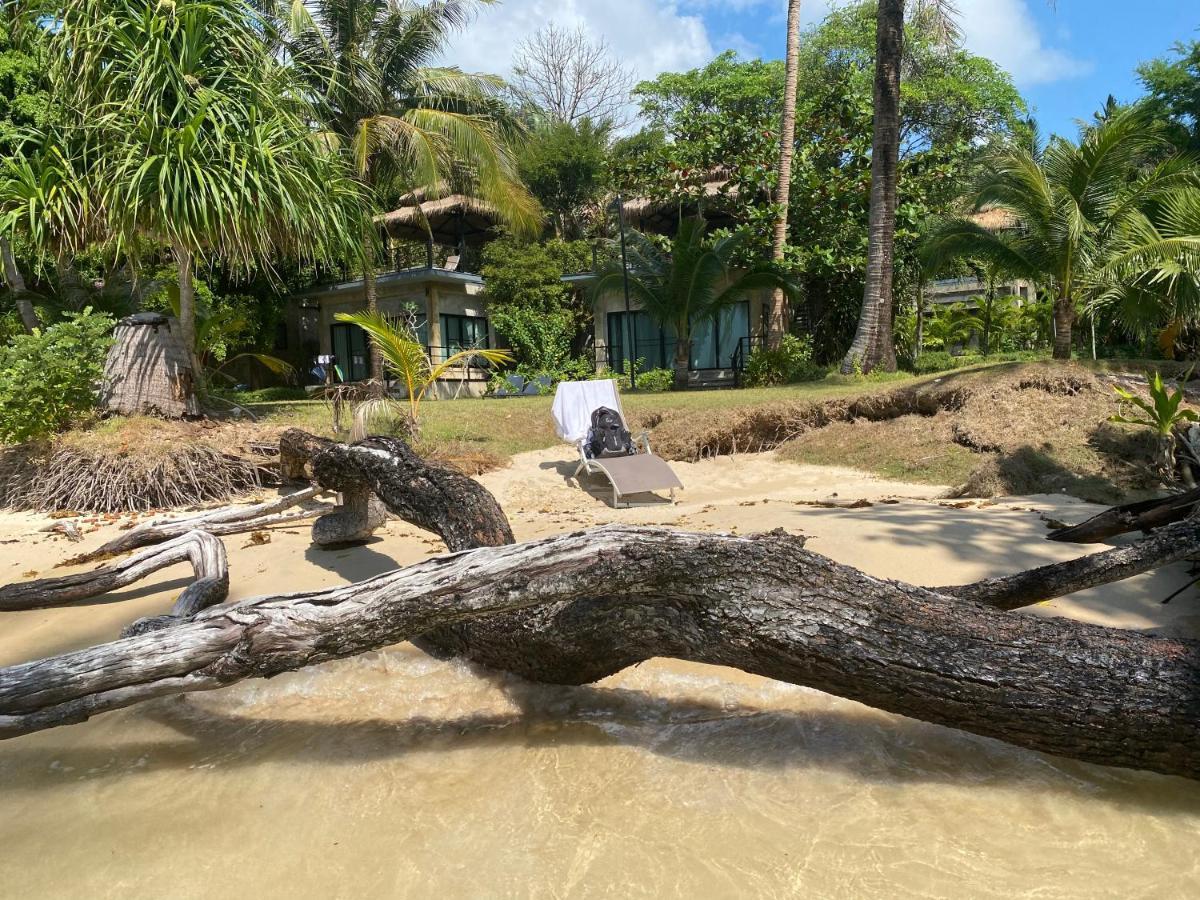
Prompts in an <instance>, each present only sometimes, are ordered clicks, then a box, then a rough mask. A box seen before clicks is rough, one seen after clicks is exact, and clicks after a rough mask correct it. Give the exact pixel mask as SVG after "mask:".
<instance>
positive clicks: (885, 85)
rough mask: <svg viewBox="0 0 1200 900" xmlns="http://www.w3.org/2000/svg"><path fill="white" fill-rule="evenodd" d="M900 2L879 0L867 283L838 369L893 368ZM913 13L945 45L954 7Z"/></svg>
mask: <svg viewBox="0 0 1200 900" xmlns="http://www.w3.org/2000/svg"><path fill="white" fill-rule="evenodd" d="M904 2H905V0H879V5H878V11H877V13H876V16H877V18H876V28H875V89H874V105H873V110H874V126H873V129H874V134H873V137H872V140H871V211H870V223H869V225H868V232H867V269H866V284H865V286H864V288H863V303H862V312H861V313H860V314H859V319H858V328H857V329H856V330H855V333H854V341H853V343H851V345H850V349H849V350H848V351H847V352H846V356H845V358H844V359H843V360H842V372H844V373H849V372H852V371H862V372H869V371H871V370H872V369H875V368H877V367H881V368H883V369H884V370H886V371H889V372H894V371H895V370H896V347H895V343H894V341H893V339H892V269H893V259H894V256H895V241H896V191H897V183H898V171H899V170H898V165H899V159H900V142H901V138H902V134H901V129H900V123H901V119H900V72H901V69H902V67H903V62H904ZM916 10H917V12H918V14H919V15H920V16H921V17H922V18H923V19H924V21H925V23H926V24H927V25H928V26H929V27H931V28H932V29H933V30H934V31H937V32H940V33H941V34H942V35H943V36H944V42H945V43H946V44H950V43H952V41H953V38H954V37H955V30H954V27H953V15H954V10H953V7H952V6H951V5H950V3H949V2H948V0H928V2H920V0H918V3H917V5H916Z"/></svg>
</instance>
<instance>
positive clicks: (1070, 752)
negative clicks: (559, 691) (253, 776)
mask: <svg viewBox="0 0 1200 900" xmlns="http://www.w3.org/2000/svg"><path fill="white" fill-rule="evenodd" d="M802 544H803V541H802V540H801V539H798V538H794V537H790V536H787V535H783V534H778V533H775V534H770V535H763V536H759V537H757V538H742V537H731V536H725V535H703V534H689V533H685V532H676V531H670V530H667V529H657V528H637V527H628V526H609V527H606V528H601V529H596V530H592V531H589V532H581V533H575V534H569V535H563V536H560V537H555V538H551V539H548V540H544V541H538V542H534V543H530V544H523V545H517V546H504V547H498V548H486V549H479V550H475V551H472V552H467V553H459V554H455V555H452V556H448V557H441V558H437V559H432V560H428V561H426V562H423V563H420V564H418V565H415V566H412V567H409V568H407V569H401V570H398V571H395V572H392V573H390V574H387V575H383V576H380V577H377V578H375V579H372V580H371V581H369V582H366V583H364V584H360V585H349V586H346V587H340V588H334V589H331V590H324V591H314V592H308V593H302V594H294V595H291V596H288V597H284V598H262V599H258V600H248V601H244V602H242V603H237V604H234V605H231V606H220V607H214V608H211V609H208V610H204V611H202V612H200V613H198V614H197V615H195V616H193V617H192V618H191V619H190V620H188V621H185V622H182V623H180V624H178V625H175V626H173V627H170V628H166V629H162V630H158V631H153V632H150V633H145V634H141V635H137V636H133V637H128V638H124V639H122V640H118V641H115V642H112V643H109V644H105V645H100V646H98V647H93V648H90V649H87V650H82V651H77V652H74V653H68V654H65V655H63V656H59V657H55V658H52V659H47V660H39V661H37V662H32V663H27V664H24V665H18V666H12V667H9V668H8V669H4V670H0V735H3V736H13V735H17V734H21V733H25V732H27V731H32V730H37V729H39V728H46V727H52V726H54V725H61V724H67V723H69V722H76V721H81V720H83V719H86V718H89V717H90V716H92V715H95V714H96V713H99V712H104V711H106V710H110V709H116V708H120V707H122V706H127V705H129V704H131V703H135V702H139V701H140V700H144V699H149V698H151V697H155V696H162V695H164V694H174V693H181V692H185V691H195V690H212V689H215V688H219V687H222V686H224V685H227V684H230V683H232V682H234V681H237V680H240V679H242V678H247V677H270V676H271V675H275V674H279V673H281V672H286V671H291V670H293V669H296V668H299V667H301V666H306V665H312V664H315V663H319V662H324V661H327V660H331V659H337V658H342V657H345V656H350V655H354V654H357V653H362V652H365V651H367V650H371V649H376V648H378V647H381V646H385V645H388V644H392V643H395V642H397V641H401V640H405V639H409V638H412V637H415V636H418V635H420V634H423V633H426V632H428V631H430V630H431V629H433V628H436V627H437V626H445V625H447V624H449V623H454V622H460V623H462V622H467V621H472V620H474V621H479V622H480V624H481V626H482V627H487V620H486V619H482V618H481V617H485V616H489V615H491V614H496V613H506V614H508V615H516V614H519V611H520V610H522V609H526V610H528V611H529V614H530V615H532V616H534V617H535V619H536V620H537V621H541V622H542V627H541V629H540V632H539V637H540V642H539V643H538V647H539V648H540V649H541V652H547V653H548V656H551V657H553V658H554V661H555V666H554V668H553V672H552V674H553V675H554V676H555V677H554V678H553V679H550V680H554V681H558V682H562V683H584V682H590V681H594V680H596V679H597V678H599V677H603V675H607V674H610V673H612V672H615V671H619V670H620V669H622V668H625V667H626V666H629V665H631V664H633V663H636V662H640V661H642V660H644V659H647V658H649V657H651V656H671V657H675V658H679V659H685V660H692V661H696V662H703V663H710V664H716V665H728V666H733V667H735V668H740V669H742V670H744V671H747V672H752V673H755V674H759V675H763V676H766V677H769V678H776V679H779V680H782V681H787V682H790V683H794V684H804V685H811V686H814V687H818V688H820V689H821V690H825V691H828V692H830V693H835V694H838V695H840V696H843V697H848V698H851V699H855V700H858V701H861V702H864V703H867V704H869V705H872V706H875V707H877V708H880V709H886V710H889V711H892V712H896V713H900V714H904V715H909V716H913V717H916V718H920V719H924V720H926V721H931V722H936V723H940V724H944V725H950V726H953V727H957V728H962V729H965V730H968V731H971V732H974V733H976V734H982V735H987V736H991V737H996V738H1000V739H1001V740H1006V741H1008V742H1010V743H1013V744H1017V745H1019V746H1023V747H1027V748H1030V749H1034V750H1041V751H1044V752H1049V753H1058V754H1063V755H1067V756H1072V757H1075V758H1078V759H1083V760H1087V761H1091V762H1099V763H1103V764H1106V765H1120V766H1130V767H1135V768H1145V769H1151V770H1154V771H1158V772H1164V773H1167V774H1175V775H1184V776H1188V777H1196V776H1197V774H1198V772H1200V769H1198V768H1197V767H1198V765H1200V731H1198V730H1197V729H1196V728H1195V721H1196V717H1197V715H1200V698H1198V697H1197V693H1196V690H1195V685H1196V684H1197V683H1198V682H1200V645H1198V644H1196V643H1193V642H1187V641H1178V640H1172V639H1167V638H1160V637H1151V636H1147V635H1143V634H1136V633H1122V632H1118V631H1114V630H1112V629H1106V628H1100V627H1098V626H1093V625H1084V624H1080V623H1075V622H1066V621H1062V620H1047V619H1041V618H1037V617H1032V616H1013V615H1007V614H1004V613H1001V612H998V611H996V610H993V609H989V608H987V607H984V606H981V605H979V604H976V603H972V602H969V601H955V600H952V599H950V598H947V597H945V596H942V595H939V594H937V593H934V592H932V591H929V590H927V589H924V588H917V587H912V586H909V585H903V584H899V583H896V582H889V581H882V580H879V579H874V578H870V577H868V576H865V575H863V574H862V573H861V572H858V571H857V570H855V569H851V568H849V567H846V566H840V565H838V564H836V563H833V562H832V561H830V560H828V559H825V558H823V557H821V556H818V555H817V554H814V553H811V552H809V551H806V550H804V549H803V548H802ZM597 585H604V586H605V587H606V589H607V593H608V594H609V596H607V597H603V598H598V597H597V596H596V586H597ZM514 637H516V636H514ZM530 649H531V648H530V647H528V646H526V645H524V641H523V640H522V641H519V642H517V643H514V644H513V645H511V646H510V654H511V655H512V656H514V657H517V658H521V659H526V660H529V661H531V662H534V663H535V665H534V668H535V669H537V670H539V671H541V672H542V673H543V674H546V670H547V666H546V664H545V663H546V660H543V661H539V660H533V659H531V658H530V657H531V653H530ZM551 650H556V651H557V652H554V653H549V651H551Z"/></svg>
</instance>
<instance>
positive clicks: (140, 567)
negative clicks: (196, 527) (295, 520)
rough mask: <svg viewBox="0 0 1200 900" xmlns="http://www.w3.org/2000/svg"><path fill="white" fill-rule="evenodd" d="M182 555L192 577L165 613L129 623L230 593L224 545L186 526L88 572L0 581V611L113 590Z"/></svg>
mask: <svg viewBox="0 0 1200 900" xmlns="http://www.w3.org/2000/svg"><path fill="white" fill-rule="evenodd" d="M185 561H186V562H189V563H191V564H192V568H193V569H194V570H195V573H196V580H195V581H194V582H192V584H190V585H188V586H187V588H186V589H185V590H184V592H183V593H182V594H180V595H179V599H177V600H176V601H175V605H174V606H173V607H172V608H171V613H170V616H166V617H163V616H159V617H157V619H156V620H146V619H143V620H141V622H140V623H137V622H135V623H134V624H133V625H131V626H130V628H131V629H146V628H147V627H150V626H149V625H148V623H150V622H157V625H156V626H155V627H161V626H162V625H164V624H172V623H173V622H175V621H178V620H179V619H183V618H186V617H188V616H191V615H193V614H195V613H197V612H199V611H200V610H202V609H204V608H206V607H208V606H212V605H213V604H215V603H221V602H223V601H224V600H225V598H226V597H228V596H229V564H228V562H227V561H226V557H225V545H224V544H222V543H221V542H220V541H219V540H218V539H217V538H215V537H213V536H212V535H211V534H206V533H205V532H203V531H189V532H187V533H186V534H182V535H179V536H178V537H176V538H174V539H172V540H170V541H167V542H166V543H164V544H160V545H159V546H157V547H154V548H152V549H149V550H144V551H143V552H141V553H138V554H136V555H134V556H131V557H129V558H128V559H125V560H122V561H121V562H119V563H115V564H113V565H111V566H104V567H102V568H99V569H94V570H93V571H91V572H79V573H77V574H74V575H62V576H60V577H58V578H39V579H38V580H36V581H23V582H17V583H15V584H6V585H4V586H3V587H0V611H12V610H19V609H47V608H50V607H55V606H66V605H68V604H70V603H75V602H77V601H79V600H86V599H88V598H90V597H98V596H100V595H101V594H107V593H108V592H109V591H115V590H116V589H117V588H122V587H125V586H126V585H129V584H133V583H134V582H135V581H140V580H141V579H143V578H145V577H146V576H147V575H149V574H151V573H152V572H157V571H158V570H159V569H165V568H166V567H167V566H173V565H175V564H176V563H180V562H185Z"/></svg>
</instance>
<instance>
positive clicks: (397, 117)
mask: <svg viewBox="0 0 1200 900" xmlns="http://www.w3.org/2000/svg"><path fill="white" fill-rule="evenodd" d="M489 3H490V0H435V2H431V3H426V4H418V3H414V2H407V0H311V2H304V3H300V2H297V0H278V2H275V3H267V4H266V5H267V6H268V7H269V8H270V9H271V16H270V18H271V21H272V22H273V25H274V28H275V34H276V35H277V38H278V40H279V42H280V44H281V46H282V48H283V50H284V51H285V53H286V55H287V57H288V58H289V60H290V64H291V67H292V69H293V70H294V71H295V72H296V73H297V74H298V75H299V76H300V78H301V79H302V80H303V81H304V83H305V85H306V89H307V92H308V94H309V95H310V96H311V97H313V98H314V99H315V100H316V103H317V107H318V113H319V127H320V129H321V130H322V131H323V132H324V134H325V136H326V137H327V138H328V139H329V141H330V142H331V143H332V144H334V145H336V146H338V147H340V148H342V149H343V151H344V152H345V153H346V154H348V156H349V158H350V160H351V164H352V168H353V173H354V177H355V178H356V179H357V181H358V182H359V184H360V185H361V186H362V187H363V189H364V197H365V199H366V203H365V206H364V208H363V210H362V216H361V220H360V223H359V229H360V248H361V250H360V253H361V258H362V265H363V286H364V291H365V294H366V301H367V308H368V309H369V310H372V311H373V310H375V309H376V307H377V301H378V295H377V290H376V283H375V268H374V267H375V248H376V243H377V231H376V227H375V225H374V222H373V218H374V216H375V215H377V214H378V213H380V212H382V211H383V210H384V203H385V202H386V201H388V200H389V199H392V198H395V197H396V196H398V195H400V194H405V193H412V192H416V191H420V192H422V193H423V194H424V195H425V196H427V197H432V196H435V195H436V194H437V193H438V192H439V191H441V190H444V189H445V188H446V186H447V185H452V186H455V187H458V186H461V185H462V183H463V182H466V185H465V186H466V188H467V189H468V190H469V191H470V192H471V193H472V194H473V195H474V196H476V197H478V198H479V199H482V200H484V201H486V202H488V203H489V204H491V205H492V206H493V207H494V208H495V210H496V213H497V215H498V217H499V218H500V219H501V220H502V221H503V222H504V223H505V224H507V225H508V226H509V227H510V228H511V229H512V230H513V231H515V232H518V233H533V232H536V231H537V230H538V229H539V228H540V226H541V212H540V209H539V208H538V205H537V201H536V200H534V199H533V197H532V196H531V195H530V194H529V192H528V191H527V190H525V188H524V186H523V185H522V184H521V181H520V179H519V178H518V176H517V174H516V163H515V161H514V159H513V154H512V148H513V146H514V144H515V141H516V140H517V139H518V137H519V129H518V125H517V122H516V120H515V119H513V118H512V117H510V116H509V115H508V113H507V109H506V107H505V105H504V103H503V102H502V98H501V92H502V90H503V88H504V83H503V81H501V79H499V78H498V77H496V76H494V75H477V74H471V73H467V72H463V71H461V70H459V69H457V68H453V67H446V66H438V65H435V64H434V63H435V62H436V60H437V58H438V57H439V56H440V55H441V54H442V53H443V51H444V50H445V48H446V42H447V41H448V39H449V38H450V37H451V35H453V34H454V33H455V32H456V31H458V30H460V29H461V28H462V27H463V26H464V25H466V24H467V23H468V22H469V21H470V18H471V16H472V15H473V14H474V13H475V12H477V11H478V10H479V9H480V8H481V7H483V6H487V5H489ZM372 367H373V372H372V376H373V378H375V379H376V380H378V379H380V378H381V377H382V360H380V359H379V358H378V355H375V356H373V357H372Z"/></svg>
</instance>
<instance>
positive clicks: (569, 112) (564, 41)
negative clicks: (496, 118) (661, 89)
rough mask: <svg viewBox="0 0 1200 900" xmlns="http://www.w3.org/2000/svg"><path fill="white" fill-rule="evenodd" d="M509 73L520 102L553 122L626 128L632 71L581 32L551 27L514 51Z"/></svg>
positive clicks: (605, 45)
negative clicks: (527, 102)
mask: <svg viewBox="0 0 1200 900" xmlns="http://www.w3.org/2000/svg"><path fill="white" fill-rule="evenodd" d="M513 73H514V74H515V75H516V83H517V88H518V90H519V91H520V93H521V94H522V95H523V96H524V99H526V100H528V101H529V102H531V103H532V104H533V105H534V106H536V107H537V108H538V109H539V110H540V111H541V112H542V113H543V114H544V115H545V116H547V117H549V119H550V120H551V121H553V122H567V123H575V122H578V121H580V120H581V119H591V120H592V121H593V122H598V123H607V124H608V125H609V126H611V127H613V128H623V127H624V126H625V125H627V124H629V113H628V110H627V106H628V104H629V91H630V89H631V88H632V87H633V71H632V70H631V69H630V68H629V67H628V66H626V65H624V64H623V63H622V62H621V61H620V60H619V59H618V58H617V57H616V55H615V54H614V53H613V51H612V48H611V47H609V46H608V43H607V42H606V41H605V40H604V39H603V38H601V39H598V40H593V39H592V38H591V37H589V36H588V33H587V32H586V31H585V30H584V29H583V28H582V27H580V28H576V29H574V30H570V31H569V30H567V29H565V28H560V27H559V26H557V25H555V24H554V23H553V22H551V23H550V24H549V25H546V26H545V27H544V28H542V29H540V30H539V31H537V32H535V33H534V34H533V35H532V36H531V37H529V38H526V39H525V40H524V41H522V42H521V43H520V44H519V45H518V46H517V52H516V55H515V56H514V57H513Z"/></svg>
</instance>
